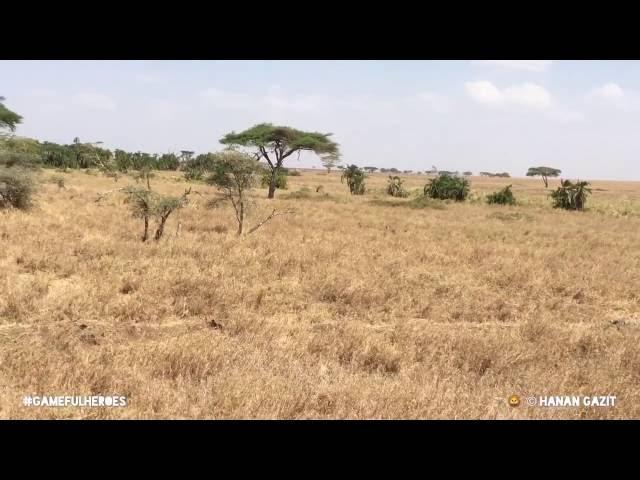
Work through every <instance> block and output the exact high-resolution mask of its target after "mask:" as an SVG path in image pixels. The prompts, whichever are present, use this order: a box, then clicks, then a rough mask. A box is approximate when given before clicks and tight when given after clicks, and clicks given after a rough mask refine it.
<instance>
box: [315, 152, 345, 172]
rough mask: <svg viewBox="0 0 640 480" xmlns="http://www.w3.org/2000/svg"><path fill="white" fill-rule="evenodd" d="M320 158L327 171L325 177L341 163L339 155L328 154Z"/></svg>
mask: <svg viewBox="0 0 640 480" xmlns="http://www.w3.org/2000/svg"><path fill="white" fill-rule="evenodd" d="M320 158H321V161H322V165H324V168H326V169H327V175H329V174H330V173H331V169H332V168H334V167H337V166H338V164H339V163H341V162H342V160H341V159H340V154H339V153H328V154H326V155H322V156H321V157H320Z"/></svg>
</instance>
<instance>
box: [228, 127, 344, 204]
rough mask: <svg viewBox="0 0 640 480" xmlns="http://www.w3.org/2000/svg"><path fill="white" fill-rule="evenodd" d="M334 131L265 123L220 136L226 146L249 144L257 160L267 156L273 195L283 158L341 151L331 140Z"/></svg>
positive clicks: (271, 194)
mask: <svg viewBox="0 0 640 480" xmlns="http://www.w3.org/2000/svg"><path fill="white" fill-rule="evenodd" d="M330 136H331V133H318V132H304V131H302V130H297V129H295V128H291V127H285V126H274V125H272V124H270V123H262V124H259V125H256V126H254V127H252V128H249V129H248V130H245V131H243V132H240V133H235V132H231V133H228V134H227V135H225V136H224V137H223V138H222V139H220V143H222V144H223V145H234V146H241V147H247V148H251V149H253V150H254V154H255V157H256V159H258V160H260V159H262V158H264V159H265V160H266V162H267V164H268V165H269V169H270V170H271V182H270V184H269V193H268V195H267V198H270V199H271V198H273V197H274V196H275V191H276V180H277V178H278V173H279V172H280V169H281V168H282V163H283V162H284V160H285V159H286V158H287V157H289V156H291V155H293V154H294V153H298V154H299V153H300V152H302V151H310V152H314V153H315V154H317V155H336V154H338V152H339V150H338V144H337V143H335V142H333V141H331V140H330V139H329V137H330Z"/></svg>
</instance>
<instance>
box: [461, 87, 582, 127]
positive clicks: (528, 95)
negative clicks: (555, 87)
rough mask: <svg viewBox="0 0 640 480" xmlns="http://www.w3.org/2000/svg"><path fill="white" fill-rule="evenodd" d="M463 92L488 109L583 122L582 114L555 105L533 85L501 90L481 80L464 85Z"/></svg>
mask: <svg viewBox="0 0 640 480" xmlns="http://www.w3.org/2000/svg"><path fill="white" fill-rule="evenodd" d="M465 90H466V91H467V94H468V95H469V96H470V97H471V98H472V99H473V100H475V101H476V102H478V103H481V104H483V105H487V106H490V107H500V108H520V109H525V110H530V111H536V112H540V113H544V115H545V116H546V117H548V118H550V119H553V120H557V121H559V122H562V123H566V122H574V121H580V120H584V115H583V114H582V113H580V112H574V111H571V110H567V109H565V108H563V107H561V106H559V105H557V104H556V102H555V101H554V100H553V97H552V96H551V93H549V91H548V90H547V89H545V88H544V87H542V86H540V85H536V84H535V83H529V82H527V83H522V84H519V85H511V86H509V87H506V88H504V89H502V90H501V89H499V88H498V87H496V86H495V85H494V84H493V83H491V82H489V81H486V80H481V81H478V82H467V83H465Z"/></svg>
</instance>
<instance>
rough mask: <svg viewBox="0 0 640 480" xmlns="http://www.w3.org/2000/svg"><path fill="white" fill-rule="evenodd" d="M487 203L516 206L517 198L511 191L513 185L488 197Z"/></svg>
mask: <svg viewBox="0 0 640 480" xmlns="http://www.w3.org/2000/svg"><path fill="white" fill-rule="evenodd" d="M487 203H489V204H492V203H496V204H498V205H515V204H516V198H515V197H514V196H513V192H512V191H511V185H509V186H507V187H505V188H503V189H502V190H498V191H497V192H494V193H492V194H491V195H489V196H487Z"/></svg>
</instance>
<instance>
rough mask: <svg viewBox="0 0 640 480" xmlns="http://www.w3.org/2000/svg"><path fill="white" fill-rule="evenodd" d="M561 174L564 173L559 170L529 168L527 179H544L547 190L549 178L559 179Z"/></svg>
mask: <svg viewBox="0 0 640 480" xmlns="http://www.w3.org/2000/svg"><path fill="white" fill-rule="evenodd" d="M561 173H562V171H561V170H558V169H557V168H551V167H529V170H528V171H527V177H542V181H543V182H544V187H545V188H547V187H548V186H549V181H548V177H557V176H558V175H560V174H561Z"/></svg>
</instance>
